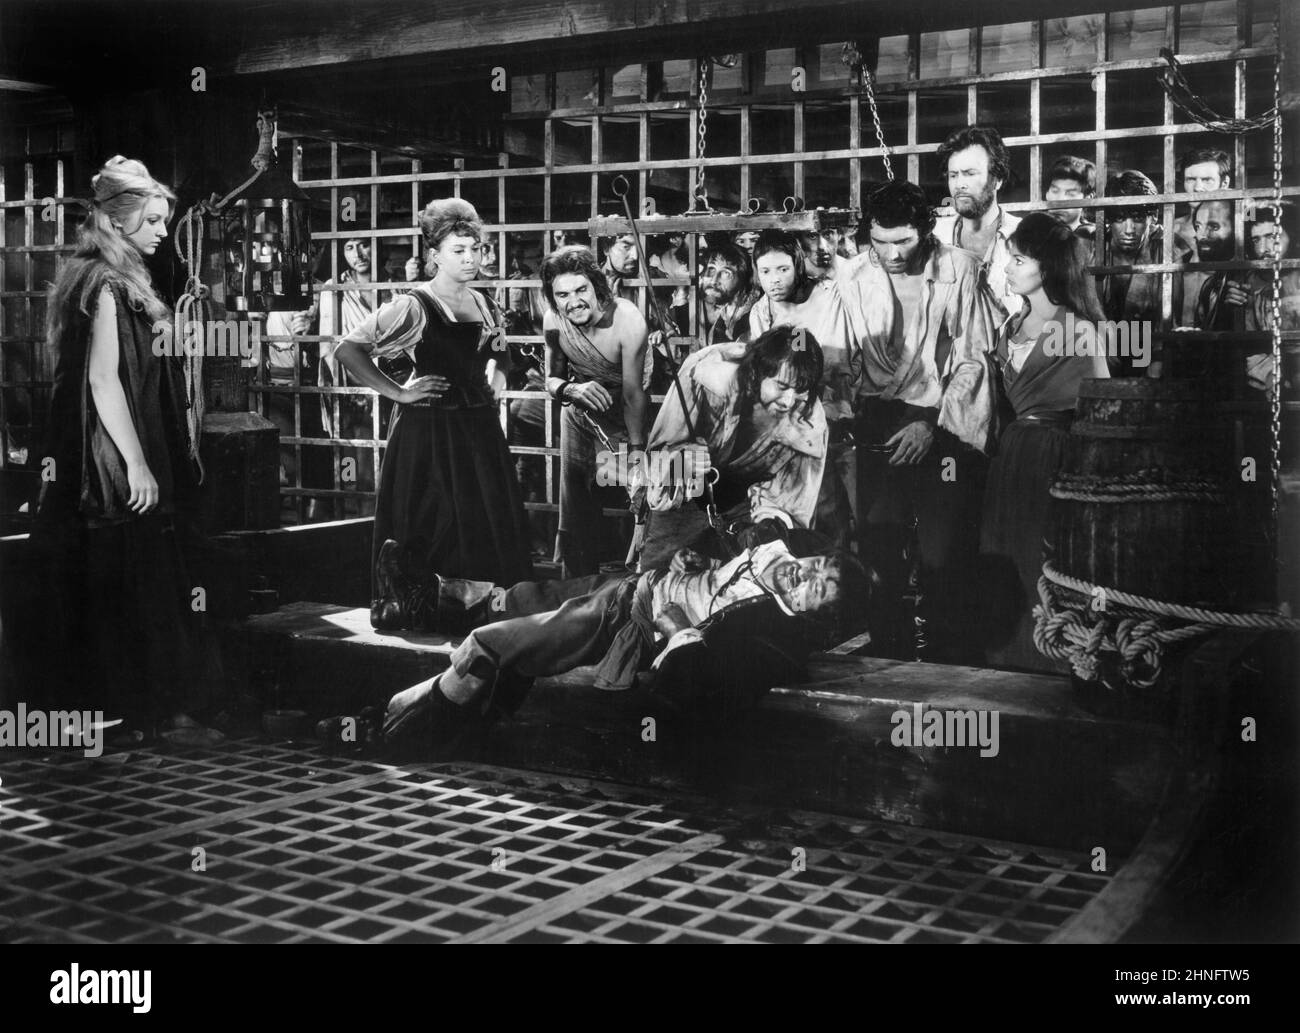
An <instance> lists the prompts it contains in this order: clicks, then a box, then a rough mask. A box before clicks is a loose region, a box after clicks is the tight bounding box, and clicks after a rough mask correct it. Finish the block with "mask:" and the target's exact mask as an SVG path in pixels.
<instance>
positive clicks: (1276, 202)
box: [1269, 0, 1283, 564]
mask: <svg viewBox="0 0 1300 1033" xmlns="http://www.w3.org/2000/svg"><path fill="white" fill-rule="evenodd" d="M1281 10H1282V0H1278V4H1277V9H1276V11H1275V12H1274V14H1273V45H1274V46H1275V47H1276V48H1277V56H1276V57H1275V59H1274V62H1273V110H1274V112H1276V117H1275V119H1274V121H1273V299H1272V310H1273V389H1272V391H1271V392H1270V398H1269V402H1270V405H1271V409H1272V412H1271V422H1272V431H1273V438H1272V441H1271V447H1272V454H1271V455H1270V456H1269V478H1270V480H1269V487H1270V491H1271V494H1272V510H1271V512H1272V520H1271V522H1270V524H1269V531H1270V537H1271V538H1272V543H1273V560H1274V563H1275V564H1276V562H1277V552H1278V539H1279V537H1280V535H1279V528H1278V489H1279V487H1280V481H1281V459H1280V454H1281V450H1282V380H1283V377H1282V35H1281V24H1280V23H1281Z"/></svg>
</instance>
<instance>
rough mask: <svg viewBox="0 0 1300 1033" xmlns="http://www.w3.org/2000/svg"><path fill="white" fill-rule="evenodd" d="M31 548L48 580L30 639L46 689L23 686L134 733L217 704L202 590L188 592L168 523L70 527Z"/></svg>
mask: <svg viewBox="0 0 1300 1033" xmlns="http://www.w3.org/2000/svg"><path fill="white" fill-rule="evenodd" d="M32 545H33V548H35V549H36V550H38V563H39V564H40V568H41V569H43V570H44V571H45V572H46V574H47V576H48V579H49V580H48V582H47V583H46V584H45V585H43V586H41V588H42V591H41V592H40V593H39V597H40V598H41V599H43V602H44V605H42V606H41V607H40V609H41V610H42V611H43V613H42V614H41V621H42V623H43V625H44V626H43V627H41V628H39V629H34V631H35V633H34V634H33V635H32V638H31V639H30V641H31V642H32V644H33V645H34V646H35V647H36V650H37V653H38V655H39V653H40V652H44V653H45V656H46V660H47V666H46V667H45V670H44V673H45V674H47V675H48V680H47V678H46V677H40V678H39V681H38V683H36V684H33V685H31V686H30V688H31V689H32V690H34V691H33V695H34V696H36V697H38V698H42V702H44V703H46V705H48V706H63V707H76V708H79V709H90V710H102V711H104V713H105V716H106V717H109V718H115V717H124V718H126V719H127V720H128V721H130V722H131V723H132V724H134V725H136V726H140V727H148V726H149V725H151V724H154V723H156V722H158V721H163V720H166V719H168V718H170V717H172V716H174V715H176V714H181V713H185V714H190V715H193V716H198V715H203V714H204V713H205V712H206V711H208V710H210V709H212V708H213V707H214V706H215V705H216V704H217V703H218V702H219V701H220V696H221V693H222V691H223V686H222V685H221V684H220V672H219V662H218V663H217V669H214V667H213V658H212V656H211V655H210V652H209V646H210V645H211V642H210V641H209V638H210V636H209V633H208V632H207V630H206V626H205V611H206V607H207V591H208V588H207V587H206V586H203V585H197V584H194V583H193V582H194V578H193V574H192V571H191V570H190V569H189V567H188V565H187V561H186V556H185V553H184V551H183V548H182V542H181V541H180V532H179V531H177V530H174V529H173V522H172V518H171V517H169V516H165V515H157V514H154V515H147V516H143V517H137V518H135V519H133V520H129V521H127V522H125V523H122V524H116V525H112V526H107V527H97V528H87V527H85V526H84V525H79V524H77V525H72V524H68V525H64V526H62V527H60V528H58V529H57V530H50V531H42V533H39V534H37V535H34V536H33V541H32ZM196 588H202V589H204V592H203V594H202V595H196V594H195V592H194V590H195V589H196ZM29 698H30V697H29Z"/></svg>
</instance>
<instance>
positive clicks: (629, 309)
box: [541, 244, 649, 577]
mask: <svg viewBox="0 0 1300 1033" xmlns="http://www.w3.org/2000/svg"><path fill="white" fill-rule="evenodd" d="M541 279H542V293H543V294H544V295H545V297H546V302H547V311H546V314H545V316H544V317H543V320H542V336H543V337H544V338H545V340H546V346H547V349H548V350H549V352H550V358H551V375H550V377H548V378H547V381H546V391H547V393H548V394H549V395H550V396H551V397H552V398H554V399H555V400H556V401H557V402H559V403H560V404H561V405H562V406H564V410H563V412H562V414H561V417H560V529H559V533H558V535H557V536H556V558H557V560H559V562H560V563H562V564H563V567H564V576H565V577H579V576H581V575H584V574H594V573H596V571H597V570H598V569H599V567H600V558H601V551H602V550H601V543H602V542H603V541H604V540H605V538H606V537H607V533H606V531H607V529H606V528H605V526H604V518H603V516H602V514H601V509H602V502H603V501H604V500H603V499H602V495H603V494H604V492H603V491H602V489H600V488H599V487H598V486H597V484H596V469H597V462H598V455H599V453H601V452H602V451H608V450H609V443H614V444H615V446H617V445H618V444H620V443H624V442H625V443H626V444H627V446H628V453H629V455H634V454H636V453H640V452H642V451H643V450H644V448H645V440H646V424H647V418H648V416H649V404H648V398H647V395H646V392H645V387H644V374H645V356H646V341H647V336H648V334H647V329H646V323H645V320H644V319H643V318H642V316H641V313H640V312H638V311H637V308H636V306H635V305H633V304H632V303H631V302H630V301H627V300H625V299H623V298H619V297H616V296H615V295H614V294H613V293H612V292H611V290H610V288H609V284H608V283H607V281H606V279H605V275H604V273H602V272H601V270H600V267H599V266H598V265H597V264H596V256H595V255H593V254H592V253H591V250H590V249H589V248H585V247H580V246H578V245H576V244H575V245H569V246H567V247H562V248H560V249H559V250H558V251H553V252H552V253H551V254H549V255H547V256H546V259H545V260H544V261H543V262H542V269H541ZM597 427H599V432H598V431H597V430H596V428H597ZM602 434H603V436H604V437H603V438H602V436H601V435H602ZM624 501H625V500H624ZM624 546H625V547H626V543H624Z"/></svg>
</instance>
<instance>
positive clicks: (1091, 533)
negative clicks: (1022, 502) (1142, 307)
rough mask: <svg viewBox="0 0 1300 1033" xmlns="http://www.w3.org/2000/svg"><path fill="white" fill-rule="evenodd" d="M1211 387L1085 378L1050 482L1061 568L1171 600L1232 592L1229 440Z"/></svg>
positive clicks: (1211, 598)
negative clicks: (1211, 399)
mask: <svg viewBox="0 0 1300 1033" xmlns="http://www.w3.org/2000/svg"><path fill="white" fill-rule="evenodd" d="M1207 386H1208V385H1206V383H1205V382H1204V381H1192V380H1147V379H1131V378H1125V379H1113V380H1085V381H1084V382H1083V384H1082V385H1081V388H1080V391H1079V400H1078V403H1077V405H1076V407H1075V419H1074V423H1073V425H1072V426H1071V428H1070V442H1069V446H1068V447H1067V449H1066V453H1065V457H1064V459H1063V462H1062V466H1061V470H1060V471H1059V473H1058V474H1057V477H1056V480H1055V482H1054V483H1053V485H1052V496H1053V498H1054V499H1055V500H1056V501H1055V503H1054V506H1055V511H1054V519H1053V527H1054V538H1055V543H1054V545H1055V547H1054V550H1053V552H1052V556H1053V563H1054V565H1055V566H1056V569H1057V570H1059V571H1061V572H1062V573H1064V574H1069V575H1071V576H1073V577H1076V578H1079V579H1081V580H1084V581H1088V582H1090V583H1092V584H1094V585H1100V586H1102V587H1106V588H1118V589H1120V590H1121V591H1125V592H1131V593H1134V594H1137V595H1144V596H1150V597H1152V598H1156V599H1162V600H1165V601H1167V602H1178V603H1187V604H1198V603H1199V604H1209V605H1226V604H1230V603H1232V602H1234V601H1235V600H1236V598H1237V595H1238V581H1239V575H1238V574H1237V572H1236V569H1235V568H1236V566H1237V557H1236V550H1237V546H1236V542H1235V536H1234V534H1233V530H1232V526H1231V524H1232V520H1231V510H1230V507H1229V505H1228V491H1229V490H1230V489H1229V482H1228V481H1227V479H1226V477H1225V474H1226V472H1227V466H1226V464H1227V459H1228V448H1227V446H1228V441H1227V435H1226V433H1225V431H1224V428H1223V427H1222V424H1221V422H1216V421H1215V420H1214V419H1213V418H1212V415H1211V414H1212V412H1213V410H1212V407H1211V405H1210V403H1209V399H1208V397H1207V391H1206V388H1207Z"/></svg>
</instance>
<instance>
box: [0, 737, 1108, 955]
mask: <svg viewBox="0 0 1300 1033" xmlns="http://www.w3.org/2000/svg"><path fill="white" fill-rule="evenodd" d="M0 779H2V783H0V916H3V917H0V939H2V940H4V941H7V942H15V943H27V942H64V943H66V942H78V943H79V942H102V941H112V942H258V943H287V942H307V941H310V942H336V943H337V942H344V943H351V942H442V941H453V940H454V941H460V942H503V941H512V942H532V943H549V942H579V941H580V942H611V943H613V942H618V943H663V942H702V941H703V942H723V941H725V942H736V941H746V942H760V943H807V942H812V943H816V942H855V943H860V942H927V943H933V942H943V943H950V942H1004V943H1005V942H1015V943H1023V942H1037V941H1041V940H1043V939H1046V938H1047V937H1048V936H1050V935H1051V934H1052V933H1054V932H1055V931H1056V930H1057V929H1059V928H1060V927H1061V926H1062V925H1063V924H1064V923H1065V922H1066V921H1067V920H1069V919H1070V918H1071V917H1072V916H1073V915H1075V914H1076V913H1077V912H1078V911H1079V910H1080V909H1082V908H1083V907H1084V906H1085V905H1086V904H1087V903H1088V902H1089V901H1090V900H1091V899H1092V898H1093V897H1094V896H1095V895H1096V894H1097V893H1098V892H1099V891H1100V890H1101V889H1102V888H1104V887H1105V885H1106V883H1107V880H1108V876H1106V875H1104V874H1096V873H1094V872H1092V870H1091V868H1090V866H1089V864H1088V858H1087V857H1086V856H1085V855H1083V854H1079V853H1071V852H1065V851H1062V852H1057V851H1052V850H1049V849H1046V848H1044V847H1042V846H1041V845H1040V846H1033V847H1030V846H1025V845H1017V844H1011V843H1004V842H995V841H990V840H986V839H980V838H976V837H971V836H960V835H953V834H948V833H941V832H936V831H934V830H931V829H924V828H912V827H908V826H903V825H896V824H889V823H885V822H873V821H865V820H860V819H850V818H844V817H836V816H831V815H826V814H816V813H809V812H798V811H772V810H765V811H763V810H758V809H754V808H737V807H734V806H724V805H722V804H719V803H717V802H716V801H710V800H707V799H704V798H699V797H691V796H686V795H683V794H680V793H679V794H671V793H659V792H653V791H649V790H646V789H644V788H637V787H625V786H618V785H612V784H608V783H602V782H596V781H593V780H590V779H581V778H570V777H567V776H557V775H552V774H542V773H536V772H525V771H518V770H513V769H509V768H502V767H492V766H485V765H479V764H470V763H443V764H428V765H402V766H391V765H385V764H380V763H374V762H369V761H364V760H357V759H351V758H346V757H345V758H339V757H330V756H326V755H323V754H322V753H320V752H319V751H317V750H316V749H315V748H312V747H305V746H299V745H293V744H284V743H280V744H267V743H265V742H260V741H253V740H248V741H239V742H235V743H231V744H228V745H227V746H224V747H222V748H219V749H213V750H190V751H183V752H175V751H173V752H164V751H163V750H149V749H142V750H134V751H131V752H129V753H124V754H108V755H105V756H104V757H102V758H99V759H97V760H86V759H84V758H82V757H80V756H79V755H75V754H67V753H60V752H58V751H53V750H47V751H42V750H22V751H18V750H7V751H0ZM198 848H202V851H203V852H204V861H205V863H206V870H204V871H193V870H192V865H193V862H194V860H195V857H196V856H197V849H198ZM796 848H799V849H801V850H802V851H803V852H804V858H803V859H804V861H805V863H806V868H804V869H803V870H795V867H796V866H795V865H794V864H793V863H792V861H793V859H794V858H795V856H796V855H795V850H796Z"/></svg>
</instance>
